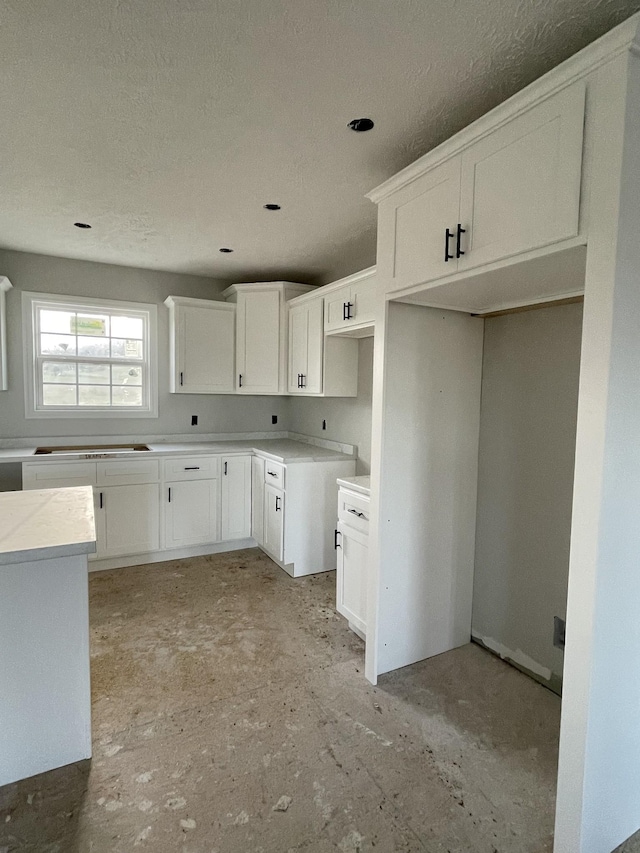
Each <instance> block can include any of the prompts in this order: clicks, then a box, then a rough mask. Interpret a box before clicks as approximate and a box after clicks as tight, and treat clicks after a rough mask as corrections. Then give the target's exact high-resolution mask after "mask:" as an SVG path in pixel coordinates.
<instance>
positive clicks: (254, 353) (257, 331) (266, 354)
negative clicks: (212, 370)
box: [223, 282, 313, 394]
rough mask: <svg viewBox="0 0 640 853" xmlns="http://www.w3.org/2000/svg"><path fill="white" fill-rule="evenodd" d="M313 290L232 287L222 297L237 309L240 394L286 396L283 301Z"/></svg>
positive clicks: (288, 285) (275, 285) (289, 285)
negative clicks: (234, 304)
mask: <svg viewBox="0 0 640 853" xmlns="http://www.w3.org/2000/svg"><path fill="white" fill-rule="evenodd" d="M309 290H313V288H312V287H310V286H309V285H305V284H296V283H294V282H256V283H255V284H234V285H232V286H231V287H229V288H227V289H226V290H225V291H224V294H223V295H224V296H225V297H226V298H227V299H228V300H229V301H230V302H235V303H236V306H237V313H236V377H235V379H236V381H235V388H236V390H237V391H238V392H239V393H241V394H286V393H287V338H288V324H287V304H286V303H287V300H289V299H293V297H295V296H299V295H301V294H303V293H307V292H308V291H309Z"/></svg>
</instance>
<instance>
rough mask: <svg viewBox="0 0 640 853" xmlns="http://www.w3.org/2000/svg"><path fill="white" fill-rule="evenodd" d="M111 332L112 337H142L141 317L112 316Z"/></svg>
mask: <svg viewBox="0 0 640 853" xmlns="http://www.w3.org/2000/svg"><path fill="white" fill-rule="evenodd" d="M111 334H112V335H113V337H114V338H139V339H140V340H141V339H142V318H141V317H112V318H111Z"/></svg>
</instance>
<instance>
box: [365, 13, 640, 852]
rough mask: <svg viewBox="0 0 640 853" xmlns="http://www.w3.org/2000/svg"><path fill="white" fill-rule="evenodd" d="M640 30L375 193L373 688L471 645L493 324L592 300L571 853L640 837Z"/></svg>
mask: <svg viewBox="0 0 640 853" xmlns="http://www.w3.org/2000/svg"><path fill="white" fill-rule="evenodd" d="M639 22H640V18H639V17H638V16H637V15H636V16H634V17H633V18H631V19H629V21H627V22H626V23H625V24H622V25H621V26H619V27H617V28H616V29H614V30H612V31H611V32H610V33H609V34H607V35H606V36H604V37H603V38H601V39H600V40H599V41H597V42H595V43H594V44H593V45H591V46H589V47H588V48H586V49H585V50H583V51H581V52H580V53H579V54H577V55H576V56H574V57H572V58H571V59H569V60H568V61H566V62H565V63H563V64H562V65H561V66H559V67H558V68H556V69H555V70H553V71H552V72H550V73H549V74H547V75H545V76H544V77H543V78H541V79H540V80H538V81H537V82H535V83H533V84H532V85H530V86H529V87H527V88H526V89H525V90H523V91H522V92H520V93H519V94H517V95H516V96H514V97H513V98H511V99H510V100H508V101H507V102H506V103H504V104H502V105H501V106H499V107H497V108H496V109H495V110H493V111H492V112H491V113H489V114H488V115H486V116H484V117H483V118H481V119H480V120H478V121H477V122H475V123H474V124H473V125H471V126H470V127H468V128H467V129H465V130H464V131H462V132H461V133H459V134H458V135H457V136H455V137H453V138H452V139H451V140H449V141H448V142H446V143H444V144H443V145H441V146H439V147H438V148H436V149H435V150H434V151H432V152H430V153H429V154H427V155H425V157H423V158H421V159H420V160H418V161H417V162H416V163H414V164H413V165H411V166H409V167H408V168H407V169H405V170H403V171H402V172H400V173H399V174H398V175H396V176H395V177H393V178H391V179H390V180H389V181H387V182H386V183H385V184H383V185H382V186H381V187H379V188H378V189H377V190H375V191H373V192H372V193H371V194H370V196H369V197H370V198H371V199H372V200H373V201H374V202H376V203H377V204H378V206H379V219H378V257H377V276H378V288H379V298H378V300H377V302H376V312H375V313H376V316H375V329H376V335H375V344H374V385H373V405H372V418H373V432H372V466H371V503H372V506H371V522H370V536H369V551H370V559H369V573H370V578H369V588H368V596H367V646H366V673H367V677H368V678H369V679H370V680H371V681H373V682H375V681H376V679H377V677H378V675H379V674H381V673H383V672H386V671H388V670H390V669H395V668H397V667H401V666H404V665H407V664H410V663H412V662H414V661H416V660H420V659H421V658H424V657H427V656H429V655H431V654H437V653H438V651H443V650H445V649H446V648H452V647H454V646H456V645H460V644H461V643H463V642H466V641H467V640H468V637H469V629H470V604H471V586H470V581H471V577H472V571H473V555H474V535H475V492H476V485H477V450H478V430H479V423H478V413H479V399H480V382H481V354H482V322H483V321H482V315H483V314H486V313H490V312H492V311H498V310H504V309H509V308H515V307H518V306H525V305H533V304H538V303H545V302H549V301H553V300H561V299H567V298H570V299H571V298H576V297H582V296H583V297H584V313H583V318H584V319H583V337H582V351H581V369H580V387H579V403H578V421H577V435H576V455H575V473H574V498H573V514H572V526H571V550H570V569H569V589H568V602H567V634H566V647H565V668H564V685H563V702H562V723H561V737H560V756H559V772H558V793H557V812H556V830H555V841H554V850H555V853H609V851H611V850H612V849H613V848H614V847H616V846H617V845H618V844H620V843H621V842H622V841H624V840H625V839H626V838H627V837H628V836H630V835H632V834H633V833H634V832H635V831H636V830H637V829H638V828H639V827H640V809H639V808H638V802H640V775H639V774H638V772H637V768H638V766H640V726H638V719H637V709H638V707H640V677H639V676H638V674H637V660H638V658H639V657H640V632H639V631H638V629H637V625H638V618H637V609H638V602H639V601H640V572H639V571H638V554H640V525H638V522H637V519H638V518H639V517H640V437H639V436H640V433H639V432H638V424H639V423H640V370H639V369H638V365H640V334H638V329H639V328H640V240H638V233H639V229H640V39H639V38H638V24H639ZM470 315H480V316H479V317H478V316H470Z"/></svg>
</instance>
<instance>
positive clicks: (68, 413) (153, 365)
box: [22, 291, 158, 420]
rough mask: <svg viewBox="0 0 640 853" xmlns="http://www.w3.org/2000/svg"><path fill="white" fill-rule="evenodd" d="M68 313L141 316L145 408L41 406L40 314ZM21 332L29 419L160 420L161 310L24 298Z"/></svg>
mask: <svg viewBox="0 0 640 853" xmlns="http://www.w3.org/2000/svg"><path fill="white" fill-rule="evenodd" d="M42 308H44V309H47V308H52V309H58V310H59V309H61V308H63V309H65V308H66V309H67V310H69V311H82V312H85V313H86V312H87V311H91V310H92V309H93V310H96V311H100V310H104V311H111V312H117V313H122V314H127V315H129V316H131V315H133V316H138V317H141V318H142V321H143V324H144V332H143V335H144V340H143V350H144V351H143V361H142V367H143V370H144V373H145V385H146V388H147V389H148V393H147V397H146V400H145V405H144V406H141V407H140V408H138V407H136V408H133V407H131V406H76V407H70V406H60V407H54V406H44V405H43V404H42V403H41V402H40V399H41V384H42V383H41V382H40V377H39V365H38V354H37V353H38V349H37V340H38V339H37V334H38V328H37V327H38V311H39V310H40V309H42ZM22 328H23V339H24V390H25V394H24V405H25V417H26V418H70V419H73V420H82V419H84V418H157V417H158V308H157V305H152V304H149V303H146V302H120V301H115V300H112V299H92V298H89V297H85V296H61V295H59V294H52V293H34V292H29V291H24V292H23V294H22Z"/></svg>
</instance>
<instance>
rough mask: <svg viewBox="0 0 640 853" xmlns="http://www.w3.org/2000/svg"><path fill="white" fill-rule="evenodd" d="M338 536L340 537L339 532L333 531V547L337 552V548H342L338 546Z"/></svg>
mask: <svg viewBox="0 0 640 853" xmlns="http://www.w3.org/2000/svg"><path fill="white" fill-rule="evenodd" d="M338 536H342V533H340V531H339V530H334V531H333V547H334V548H335V549H336V551H337V550H338V548H342V545H338Z"/></svg>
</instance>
